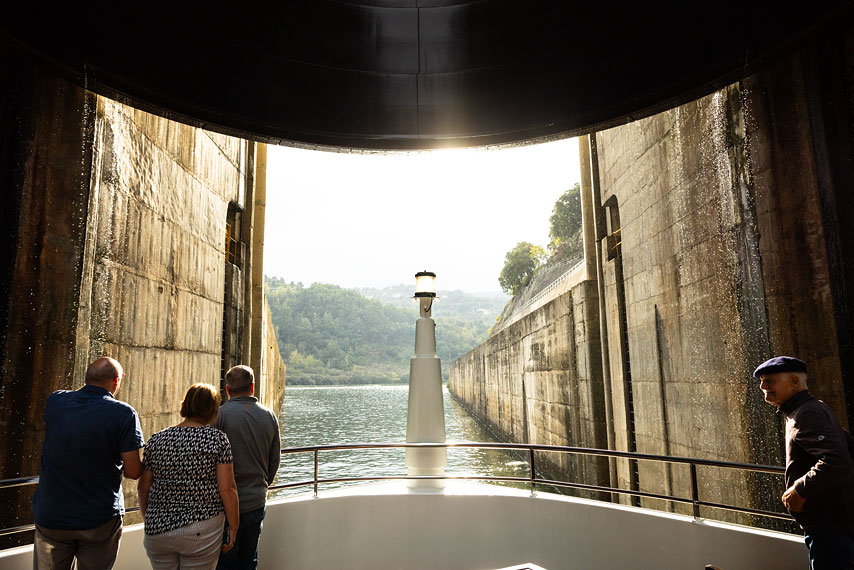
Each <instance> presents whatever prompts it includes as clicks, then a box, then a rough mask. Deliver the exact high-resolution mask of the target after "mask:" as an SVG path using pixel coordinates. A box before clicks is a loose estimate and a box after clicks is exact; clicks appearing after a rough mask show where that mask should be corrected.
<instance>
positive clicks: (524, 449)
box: [0, 442, 793, 537]
mask: <svg viewBox="0 0 854 570" xmlns="http://www.w3.org/2000/svg"><path fill="white" fill-rule="evenodd" d="M394 448H445V449H460V448H463V449H495V450H508V451H513V452H516V453H521V454H523V455H524V456H525V457H526V460H527V463H528V476H527V477H513V476H493V475H454V474H447V475H419V476H413V475H382V476H381V475H371V476H363V477H331V478H326V477H323V478H322V477H320V463H321V462H320V456H321V454H322V453H323V452H330V451H348V450H364V449H394ZM535 452H555V453H569V454H574V455H589V456H598V457H607V458H615V459H629V460H633V461H653V462H658V463H664V464H684V465H687V466H688V469H689V473H690V481H691V495H690V496H680V495H675V494H673V493H672V492H671V493H670V494H662V493H651V492H647V491H640V490H633V489H624V488H620V487H610V486H606V485H592V484H588V483H579V482H573V481H561V480H554V479H546V478H542V477H539V476H538V474H537V464H536V461H535ZM305 453H310V454H312V455H313V459H314V474H313V477H312V478H311V479H307V480H304V481H296V482H293V483H280V484H275V485H271V486H270V490H271V491H273V490H277V489H294V488H300V487H311V489H312V491H313V493H314V496H315V497H317V495H318V492H319V488H320V486H321V485H328V484H336V483H354V482H378V481H393V480H414V479H427V480H429V479H445V480H474V481H494V482H508V483H523V484H525V485H526V486H529V487H530V490H531V493H532V494H535V493H536V489H537V486H543V487H561V488H571V489H578V490H583V491H591V492H601V493H610V494H611V495H612V496H617V495H623V496H631V497H638V498H647V499H659V500H662V501H670V502H674V503H681V504H688V505H691V506H692V513H693V516H694V518H696V519H700V518H702V517H701V516H700V508H701V507H708V508H713V509H722V510H726V511H731V512H737V513H742V514H748V515H756V516H762V517H769V518H775V519H782V520H793V519H792V517H791V515H789V514H787V513H781V512H774V511H767V510H762V509H754V508H750V507H744V506H740V505H730V504H724V503H717V502H714V501H707V500H704V499H702V498H701V497H700V485H699V479H698V474H697V468H698V467H718V468H726V469H734V470H738V471H745V472H748V473H768V474H772V475H779V476H782V475H783V473H784V469H783V468H782V467H778V466H775V465H756V464H752V463H736V462H731V461H718V460H714V459H698V458H689V457H673V456H668V455H652V454H648V453H637V452H630V451H613V450H608V449H594V448H588V447H571V446H559V445H537V444H528V443H473V442H464V443H403V442H400V443H349V444H330V445H312V446H305V447H286V448H283V449H282V454H283V455H293V454H305ZM38 481H39V478H38V477H19V478H16V479H5V480H0V490H2V489H7V488H11V487H21V486H27V485H37V484H38ZM138 510H139V508H138V507H129V508H127V509H126V512H128V513H131V512H135V511H138ZM34 529H35V525H33V524H29V525H22V526H16V527H10V528H5V529H0V537H2V536H7V535H11V534H17V533H21V532H27V531H31V530H34Z"/></svg>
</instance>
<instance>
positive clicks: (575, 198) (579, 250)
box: [549, 182, 584, 262]
mask: <svg viewBox="0 0 854 570" xmlns="http://www.w3.org/2000/svg"><path fill="white" fill-rule="evenodd" d="M549 221H550V224H551V225H550V226H549V236H550V237H551V242H549V252H550V253H551V256H550V257H549V262H554V261H560V260H563V259H569V258H571V257H577V256H579V255H582V254H583V250H584V242H583V238H582V237H581V188H580V186H579V184H578V183H577V182H576V183H575V185H574V186H573V187H572V188H570V189H569V190H567V191H566V192H564V193H563V194H562V195H561V197H560V198H558V200H557V202H555V205H554V208H553V209H552V215H551V218H549Z"/></svg>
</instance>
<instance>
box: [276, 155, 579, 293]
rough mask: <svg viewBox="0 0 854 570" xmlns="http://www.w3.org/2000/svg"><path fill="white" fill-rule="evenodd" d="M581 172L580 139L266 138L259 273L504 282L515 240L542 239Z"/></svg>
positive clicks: (377, 283)
mask: <svg viewBox="0 0 854 570" xmlns="http://www.w3.org/2000/svg"><path fill="white" fill-rule="evenodd" d="M578 180H579V166H578V143H577V139H566V140H561V141H555V142H551V143H545V144H540V145H531V146H523V147H516V148H509V149H501V150H477V149H467V150H444V151H431V152H419V153H414V152H413V153H394V154H344V153H330V152H321V151H310V150H302V149H295V148H288V147H278V146H270V147H268V166H267V223H266V235H265V242H266V243H265V249H264V273H265V274H267V275H275V276H278V277H284V278H285V279H286V280H288V281H302V282H303V283H304V284H305V285H308V284H310V283H313V282H322V283H334V284H337V285H341V286H343V287H386V286H389V285H396V284H399V283H412V285H413V288H414V285H415V277H414V275H415V273H416V272H418V271H421V270H425V269H426V270H428V271H433V272H434V273H436V274H437V278H436V287H437V291H438V292H439V295H440V296H441V291H442V289H445V290H452V289H462V290H464V291H480V292H482V291H500V290H501V288H500V287H499V285H498V274H499V273H500V271H501V268H502V266H503V265H504V256H505V254H506V253H507V252H508V251H509V250H511V249H512V248H513V247H514V246H515V245H516V243H517V242H520V241H529V242H532V243H534V244H537V245H541V246H544V247H545V246H546V244H547V243H548V231H549V216H550V215H551V212H552V207H553V206H554V203H555V200H557V198H558V197H559V196H560V195H561V194H562V193H563V191H564V190H566V189H567V188H569V187H570V186H572V185H573V184H574V183H575V182H577V181H578Z"/></svg>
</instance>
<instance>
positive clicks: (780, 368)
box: [753, 356, 807, 378]
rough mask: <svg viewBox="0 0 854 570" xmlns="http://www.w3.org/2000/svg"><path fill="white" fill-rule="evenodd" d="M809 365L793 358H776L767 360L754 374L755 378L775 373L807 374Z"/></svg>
mask: <svg viewBox="0 0 854 570" xmlns="http://www.w3.org/2000/svg"><path fill="white" fill-rule="evenodd" d="M806 371H807V363H806V362H804V361H803V360H798V359H797V358H793V357H791V356H775V357H774V358H771V359H769V360H766V361H765V362H763V363H762V364H760V365H759V367H758V368H757V369H756V370H755V371H754V372H753V377H754V378H759V377H760V376H762V375H763V374H774V373H775V372H804V373H805V372H806Z"/></svg>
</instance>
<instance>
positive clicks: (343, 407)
mask: <svg viewBox="0 0 854 570" xmlns="http://www.w3.org/2000/svg"><path fill="white" fill-rule="evenodd" d="M443 391H444V396H445V432H446V438H447V440H448V441H449V442H463V441H476V442H485V441H497V440H496V439H495V437H494V436H493V435H492V434H491V433H490V432H489V431H487V430H486V429H484V428H483V427H482V426H481V425H480V424H478V423H477V422H475V420H474V419H473V418H472V417H471V416H470V415H469V414H468V412H466V411H465V410H464V409H463V408H462V407H461V406H460V405H459V404H458V403H457V402H456V401H454V400H453V398H451V397H450V394H449V393H448V390H447V388H444V387H443ZM408 397H409V387H408V386H294V387H288V388H287V390H286V392H285V402H284V405H283V406H282V410H281V413H280V415H279V421H280V422H281V426H282V447H300V446H306V445H323V444H334V443H383V442H403V441H405V440H406V408H407V401H408ZM403 457H404V450H403V449H377V450H357V451H326V452H322V453H321V454H320V468H319V475H320V477H321V478H333V477H364V476H372V475H377V476H380V475H406V466H405V465H404V464H403ZM313 473H314V460H313V455H312V454H311V453H306V454H297V455H284V456H282V465H281V467H280V468H279V474H278V477H277V483H291V482H297V481H306V480H310V479H311V478H312V477H313ZM446 473H447V474H448V475H452V474H453V475H476V474H479V475H496V476H514V477H527V476H528V465H527V462H525V461H520V460H519V458H517V457H516V456H514V455H512V454H511V453H510V452H508V451H502V450H476V449H449V450H448V467H447V469H446ZM350 484H352V483H350ZM344 485H348V484H347V483H328V484H326V485H321V487H320V491H321V492H322V491H323V490H324V489H333V488H336V487H341V486H344ZM520 486H521V485H520ZM309 490H311V487H302V488H297V489H289V490H277V491H273V492H271V497H277V496H286V495H292V494H296V493H303V492H307V491H309Z"/></svg>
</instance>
